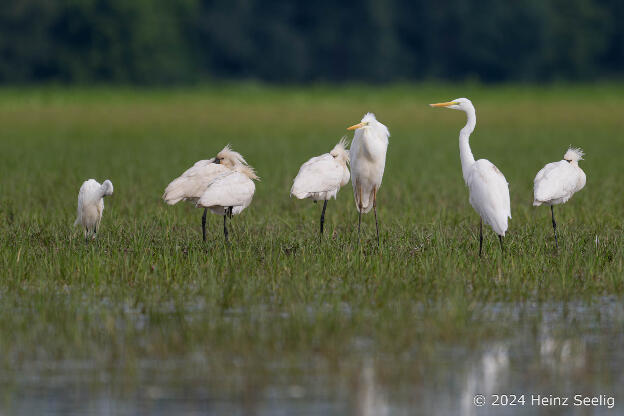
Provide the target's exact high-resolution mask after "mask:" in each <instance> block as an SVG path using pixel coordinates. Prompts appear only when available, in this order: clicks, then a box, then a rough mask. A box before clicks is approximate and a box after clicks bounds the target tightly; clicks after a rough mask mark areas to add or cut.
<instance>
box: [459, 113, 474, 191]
mask: <svg viewBox="0 0 624 416" xmlns="http://www.w3.org/2000/svg"><path fill="white" fill-rule="evenodd" d="M466 116H467V117H468V121H467V122H466V125H465V126H464V128H463V129H461V131H460V132H459V157H460V159H461V165H462V173H463V175H464V181H465V182H466V183H468V172H469V170H470V167H471V166H472V165H473V164H474V163H475V158H474V156H473V155H472V151H471V150H470V143H469V141H468V140H469V139H470V133H472V131H473V130H474V128H475V126H476V124H477V115H476V114H475V110H474V108H469V109H468V110H466Z"/></svg>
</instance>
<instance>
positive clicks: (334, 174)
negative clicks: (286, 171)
mask: <svg viewBox="0 0 624 416" xmlns="http://www.w3.org/2000/svg"><path fill="white" fill-rule="evenodd" d="M347 163H349V151H348V150H347V140H346V139H345V138H344V137H343V138H342V139H340V141H339V142H338V144H336V146H334V148H333V149H332V150H331V152H329V153H325V154H323V155H321V156H316V157H313V158H312V159H310V160H308V161H307V162H305V163H304V164H303V165H301V168H300V169H299V173H297V176H296V177H295V180H294V181H293V186H292V188H291V189H290V194H291V195H294V196H296V197H297V198H299V199H304V198H310V199H311V200H313V201H314V202H315V203H316V201H324V202H323V211H322V212H321V234H320V235H321V236H322V235H323V224H324V223H325V209H326V208H327V201H328V200H330V199H331V198H332V197H333V198H334V199H336V195H337V194H338V191H339V190H340V188H341V187H343V186H344V185H346V184H347V182H349V178H350V174H349V168H348V167H347Z"/></svg>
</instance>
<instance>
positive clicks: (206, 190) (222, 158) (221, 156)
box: [163, 145, 258, 241]
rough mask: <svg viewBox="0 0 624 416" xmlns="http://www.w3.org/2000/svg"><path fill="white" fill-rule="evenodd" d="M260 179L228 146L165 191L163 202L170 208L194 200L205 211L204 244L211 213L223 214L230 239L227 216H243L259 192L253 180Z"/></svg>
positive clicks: (186, 172)
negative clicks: (208, 218) (207, 215)
mask: <svg viewBox="0 0 624 416" xmlns="http://www.w3.org/2000/svg"><path fill="white" fill-rule="evenodd" d="M231 175H233V176H231ZM256 179H258V177H257V176H256V175H255V173H254V170H253V168H251V167H250V166H249V165H247V162H246V161H245V159H244V158H243V156H242V155H241V154H240V153H238V152H235V151H233V150H232V149H231V148H230V145H227V146H225V147H224V148H223V150H221V151H220V152H219V153H217V155H216V156H215V157H213V158H212V159H208V160H200V161H199V162H197V163H195V164H194V165H193V166H192V167H191V168H189V169H187V170H186V171H185V172H184V173H183V174H182V175H180V177H178V178H176V179H174V180H173V181H172V182H171V183H170V184H169V185H168V186H167V188H166V189H165V192H164V194H163V199H164V200H165V202H166V203H167V204H169V205H174V204H177V203H178V202H180V201H190V202H193V203H195V204H196V206H198V207H203V208H204V213H203V215H202V238H203V241H206V214H207V212H208V210H209V209H210V210H211V211H212V212H213V213H215V214H218V215H223V231H224V234H225V238H226V240H227V236H228V232H227V225H226V217H227V216H228V215H229V216H230V217H231V216H232V215H236V214H239V213H240V212H241V211H242V210H243V209H245V208H246V207H247V206H248V205H249V204H250V203H251V198H252V197H253V194H254V192H255V185H254V183H253V180H256ZM228 187H230V188H228ZM200 202H201V203H200Z"/></svg>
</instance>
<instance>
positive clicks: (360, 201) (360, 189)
mask: <svg viewBox="0 0 624 416" xmlns="http://www.w3.org/2000/svg"><path fill="white" fill-rule="evenodd" d="M358 194H359V196H360V197H359V199H358V244H360V227H361V226H362V187H361V186H359V185H358Z"/></svg>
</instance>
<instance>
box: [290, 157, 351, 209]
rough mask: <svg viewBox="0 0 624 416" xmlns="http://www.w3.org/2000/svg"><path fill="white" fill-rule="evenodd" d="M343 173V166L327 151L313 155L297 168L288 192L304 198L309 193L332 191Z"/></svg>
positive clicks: (338, 186) (338, 185)
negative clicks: (319, 154) (297, 170)
mask: <svg viewBox="0 0 624 416" xmlns="http://www.w3.org/2000/svg"><path fill="white" fill-rule="evenodd" d="M343 175H344V168H343V167H342V166H341V165H340V163H338V162H337V161H336V160H335V159H334V158H333V156H332V155H330V154H329V153H326V154H324V155H322V156H317V157H313V158H312V159H310V160H308V161H307V162H306V163H304V164H303V165H302V166H301V168H300V169H299V173H298V174H297V176H296V177H295V180H294V181H293V186H292V188H291V190H290V193H291V194H293V195H295V196H296V197H297V198H305V197H306V196H307V195H308V194H309V193H317V192H328V191H334V190H336V189H338V188H340V182H341V181H342V177H343Z"/></svg>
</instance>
